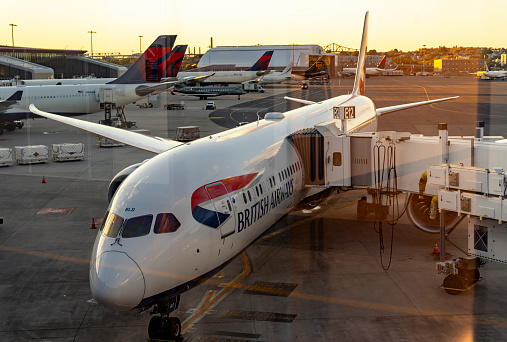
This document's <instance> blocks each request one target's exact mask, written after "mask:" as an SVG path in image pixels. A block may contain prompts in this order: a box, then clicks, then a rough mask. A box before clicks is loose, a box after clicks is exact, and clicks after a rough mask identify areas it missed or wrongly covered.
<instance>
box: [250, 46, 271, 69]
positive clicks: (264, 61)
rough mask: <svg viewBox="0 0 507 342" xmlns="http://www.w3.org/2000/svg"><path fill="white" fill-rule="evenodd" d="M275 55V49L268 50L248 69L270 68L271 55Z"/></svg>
mask: <svg viewBox="0 0 507 342" xmlns="http://www.w3.org/2000/svg"><path fill="white" fill-rule="evenodd" d="M272 56H273V51H266V52H265V53H264V54H263V55H262V56H261V58H259V60H258V61H257V62H255V64H254V65H253V66H252V67H251V68H250V69H248V71H264V70H267V69H268V66H269V62H271V57H272Z"/></svg>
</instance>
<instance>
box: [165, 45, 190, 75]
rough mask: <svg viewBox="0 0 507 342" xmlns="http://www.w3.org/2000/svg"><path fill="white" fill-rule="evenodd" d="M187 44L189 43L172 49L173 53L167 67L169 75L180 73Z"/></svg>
mask: <svg viewBox="0 0 507 342" xmlns="http://www.w3.org/2000/svg"><path fill="white" fill-rule="evenodd" d="M187 46H188V45H177V46H175V47H174V49H173V50H172V51H171V55H170V56H169V61H168V62H167V67H166V75H167V77H176V76H177V75H178V71H180V67H181V63H182V62H183V57H184V56H185V51H186V50H187Z"/></svg>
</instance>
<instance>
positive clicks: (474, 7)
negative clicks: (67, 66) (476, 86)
mask: <svg viewBox="0 0 507 342" xmlns="http://www.w3.org/2000/svg"><path fill="white" fill-rule="evenodd" d="M366 11H370V30H369V42H368V49H376V50H378V51H388V50H391V49H394V48H397V49H401V50H403V51H411V50H416V49H418V48H420V47H422V46H423V45H426V47H428V48H429V47H438V46H447V47H450V46H454V45H458V46H481V47H482V46H484V47H503V46H506V47H507V41H506V40H507V37H505V34H504V33H503V28H504V26H505V24H504V20H505V13H507V1H505V0H490V1H488V2H480V1H476V0H474V1H471V0H462V1H458V0H427V1H421V2H414V1H399V0H394V1H380V0H375V1H370V0H364V1H331V0H320V1H300V0H291V1H288V0H281V1H279V0H274V1H273V0H272V1H266V0H256V1H237V0H235V1H232V0H215V1H213V0H194V1H175V0H171V1H168V0H151V1H132V0H124V1H109V0H101V1H98V0H86V1H84V0H74V1H68V0H66V1H62V0H46V1H35V0H19V1H6V2H5V3H3V4H2V18H3V20H2V23H1V24H0V45H9V46H10V45H12V37H11V26H9V24H10V23H14V24H16V25H17V26H16V27H14V44H15V45H16V46H25V47H41V48H54V49H65V48H66V49H83V50H88V51H89V50H90V34H89V33H87V32H88V31H96V32H97V33H96V34H94V35H93V51H94V53H97V52H116V53H118V52H119V53H122V54H130V53H132V52H139V40H140V39H139V37H138V36H140V35H142V36H144V37H143V38H142V40H141V42H142V49H143V50H144V49H145V48H146V47H147V46H148V45H149V44H150V43H151V42H152V41H154V40H155V38H156V37H157V36H159V35H162V34H176V35H178V38H177V40H176V44H187V45H188V46H189V47H191V48H192V49H193V48H194V47H196V51H198V48H199V47H201V51H202V52H203V53H204V52H205V51H206V50H207V48H208V46H209V45H210V37H213V43H214V46H231V45H256V44H262V45H271V44H276V45H278V44H280V45H285V44H318V45H320V46H326V45H328V44H331V43H336V44H339V45H342V46H346V47H351V48H358V47H359V44H360V38H361V30H362V25H363V19H364V14H365V12H366Z"/></svg>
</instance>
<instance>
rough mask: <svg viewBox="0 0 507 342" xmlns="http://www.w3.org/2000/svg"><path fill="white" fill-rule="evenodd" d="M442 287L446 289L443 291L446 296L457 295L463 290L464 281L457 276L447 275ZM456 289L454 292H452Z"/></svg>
mask: <svg viewBox="0 0 507 342" xmlns="http://www.w3.org/2000/svg"><path fill="white" fill-rule="evenodd" d="M444 287H445V288H446V289H445V291H446V292H447V293H448V294H451V295H458V294H460V293H461V292H463V291H460V290H464V289H465V281H464V280H463V277H461V276H459V275H457V274H449V275H448V276H447V277H445V279H444ZM453 289H456V290H453Z"/></svg>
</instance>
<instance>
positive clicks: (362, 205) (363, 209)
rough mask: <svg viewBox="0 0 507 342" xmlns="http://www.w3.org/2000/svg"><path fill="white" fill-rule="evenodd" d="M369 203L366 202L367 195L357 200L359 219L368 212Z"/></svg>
mask: <svg viewBox="0 0 507 342" xmlns="http://www.w3.org/2000/svg"><path fill="white" fill-rule="evenodd" d="M367 206H368V203H367V202H366V197H361V199H360V200H359V202H357V219H358V220H360V219H363V218H364V217H365V216H366V215H367V214H368V207H367Z"/></svg>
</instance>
